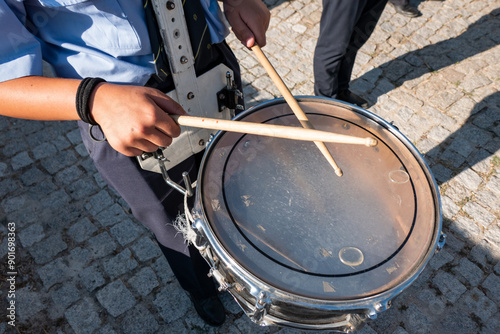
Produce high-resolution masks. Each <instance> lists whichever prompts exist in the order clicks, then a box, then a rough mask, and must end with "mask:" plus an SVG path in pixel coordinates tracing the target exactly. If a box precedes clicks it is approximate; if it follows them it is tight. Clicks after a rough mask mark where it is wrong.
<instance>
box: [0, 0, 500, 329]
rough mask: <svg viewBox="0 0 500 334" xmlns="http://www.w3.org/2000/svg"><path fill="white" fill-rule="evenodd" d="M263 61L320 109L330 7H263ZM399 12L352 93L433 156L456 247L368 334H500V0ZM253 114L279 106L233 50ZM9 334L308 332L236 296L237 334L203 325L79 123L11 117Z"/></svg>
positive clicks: (6, 130) (2, 193) (3, 213)
mask: <svg viewBox="0 0 500 334" xmlns="http://www.w3.org/2000/svg"><path fill="white" fill-rule="evenodd" d="M266 3H267V4H268V5H269V8H270V9H271V11H272V20H271V26H270V29H269V33H268V45H267V46H265V47H264V48H263V50H264V52H265V53H266V54H267V55H268V57H269V59H270V61H271V63H273V65H274V66H275V67H276V68H277V70H278V72H279V73H280V75H281V76H282V77H283V78H284V80H285V82H286V84H287V85H288V86H289V88H290V90H291V91H292V93H293V94H295V95H312V92H313V77H312V56H313V50H314V45H315V40H316V37H317V34H318V31H319V18H320V11H321V2H320V1H319V0H290V1H287V0H266ZM412 3H413V4H415V5H418V6H419V8H420V10H421V11H422V13H423V16H421V17H419V18H414V19H409V18H406V17H404V16H401V15H399V14H396V13H395V11H394V9H393V7H392V6H390V5H388V6H387V7H386V9H385V12H384V14H383V16H382V18H381V20H380V22H379V24H378V26H377V28H376V30H375V32H374V34H373V36H372V37H371V38H370V40H369V41H368V42H367V44H366V45H365V46H364V47H363V48H362V50H361V51H360V53H359V55H358V57H357V61H356V67H355V71H354V80H353V82H352V89H353V90H354V91H355V92H358V93H359V94H361V95H363V96H365V97H366V98H368V99H369V101H370V102H371V103H372V104H373V105H372V106H371V107H370V110H371V111H373V112H374V113H376V114H378V115H380V116H381V117H383V118H384V119H386V120H387V121H393V122H394V124H395V125H397V126H398V127H399V129H400V130H401V132H402V133H403V134H404V135H406V136H407V137H408V138H409V139H410V140H411V141H412V142H413V143H414V144H415V145H416V147H417V148H418V149H419V150H420V151H421V152H422V154H423V155H424V156H425V158H426V160H427V161H428V163H429V165H430V167H431V169H432V171H433V173H434V176H435V177H436V179H437V182H438V184H439V187H440V192H441V195H442V197H441V199H442V207H443V220H444V226H443V230H444V232H445V233H446V234H447V236H448V238H447V243H446V245H445V247H444V248H443V250H442V251H441V252H439V253H437V254H436V255H435V256H434V257H433V258H432V260H431V261H430V263H429V265H428V266H427V267H426V269H425V270H424V272H423V273H422V275H421V276H420V277H419V278H418V279H417V281H416V282H415V283H414V284H413V285H412V286H410V287H409V288H408V289H407V290H405V291H404V292H403V293H402V294H401V295H400V296H399V297H397V298H396V299H395V300H394V301H393V306H392V307H391V308H390V309H389V310H387V311H385V312H383V313H381V314H380V315H379V316H378V318H377V319H376V320H373V321H370V322H369V323H368V324H367V325H366V326H365V327H364V328H363V329H361V330H360V331H359V333H364V334H371V333H384V334H386V333H389V334H403V333H483V334H486V333H500V316H499V312H498V308H499V306H500V262H499V258H500V247H499V246H500V227H499V216H500V196H499V194H500V137H499V136H500V93H499V87H500V81H499V80H500V46H499V45H498V44H499V43H500V33H499V31H500V1H499V0H453V1H451V0H446V1H445V2H434V1H412ZM229 41H230V45H231V46H232V47H233V48H234V50H235V52H236V54H237V56H238V58H239V60H240V61H241V66H242V70H243V79H244V82H245V84H246V86H245V89H244V93H245V95H246V97H247V101H248V105H255V104H257V103H259V102H263V101H267V100H270V99H273V98H274V96H278V95H279V93H278V91H277V89H276V88H275V86H274V85H273V84H272V82H271V80H270V79H269V77H268V76H267V75H266V74H265V71H264V69H263V68H262V67H261V66H260V65H259V64H258V62H257V60H256V58H255V57H254V56H253V55H252V54H251V52H249V51H248V50H247V49H245V48H244V47H242V46H241V45H240V43H239V42H237V41H236V40H235V39H234V37H230V38H229ZM0 157H1V160H0V206H1V207H0V220H1V222H2V224H1V225H0V246H1V247H0V258H1V263H2V267H1V268H2V282H1V286H0V298H1V308H2V312H1V314H2V322H1V324H0V334H3V333H68V334H69V333H99V334H104V333H280V334H288V333H299V332H300V331H297V330H292V329H287V328H277V327H262V328H261V327H258V326H256V325H254V324H253V323H252V322H251V321H250V320H248V318H247V317H246V316H245V315H244V314H243V313H242V312H241V310H240V309H239V308H238V306H237V305H236V304H235V302H234V301H233V300H232V298H231V297H230V296H229V295H228V294H227V293H224V294H223V301H224V304H225V305H226V307H227V312H228V321H227V322H226V323H225V324H224V326H223V327H221V328H219V329H214V328H212V327H209V326H206V325H204V323H203V322H202V321H201V320H200V319H199V318H198V317H197V316H196V315H195V311H194V309H193V307H192V306H191V304H190V302H189V299H188V297H187V296H186V295H185V294H184V293H183V292H182V291H181V289H180V287H179V285H178V283H177V282H176V281H175V279H174V278H173V276H172V273H171V271H170V269H169V267H168V265H167V263H166V261H165V259H164V258H163V256H162V255H161V254H160V252H159V250H158V248H157V247H156V246H155V244H154V241H153V239H152V237H151V234H150V232H149V231H147V230H146V229H145V228H143V227H142V226H141V225H140V224H138V223H137V222H136V221H135V220H134V219H133V218H132V216H131V215H130V214H128V213H127V206H126V204H125V203H124V202H123V201H122V200H121V199H120V198H119V197H118V196H117V195H116V193H115V192H114V191H113V190H111V189H110V188H108V187H107V186H106V185H105V184H104V183H103V181H102V180H101V178H100V177H99V175H98V174H97V172H96V169H95V168H94V166H93V164H92V162H91V161H90V159H89V157H88V155H87V152H86V150H85V148H84V147H83V145H82V141H81V139H80V137H79V134H78V131H77V128H76V125H75V123H74V122H33V121H23V120H15V119H8V118H0ZM11 222H12V223H15V227H16V233H17V234H16V238H17V240H16V241H17V248H16V270H17V272H18V274H17V276H16V284H15V288H16V289H15V294H16V299H15V301H16V304H15V305H16V311H15V312H16V328H15V329H13V328H12V327H11V326H9V325H8V324H7V323H6V321H5V319H6V318H5V316H4V314H5V313H4V312H5V311H6V310H7V293H8V290H9V287H10V284H9V282H8V281H7V279H8V278H9V277H8V275H7V270H6V269H5V268H6V266H4V264H5V265H6V264H7V237H6V235H7V232H8V230H7V228H8V223H11Z"/></svg>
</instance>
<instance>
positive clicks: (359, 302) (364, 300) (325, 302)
mask: <svg viewBox="0 0 500 334" xmlns="http://www.w3.org/2000/svg"><path fill="white" fill-rule="evenodd" d="M295 98H296V100H297V102H322V103H326V104H331V105H335V106H339V107H343V108H346V107H347V108H348V109H350V110H351V111H352V112H355V113H358V114H360V115H362V116H364V117H366V118H368V119H371V120H373V121H374V122H376V123H377V124H378V125H380V126H382V127H383V128H385V129H386V130H387V131H389V132H390V133H391V134H392V135H394V136H395V137H396V138H397V139H398V140H399V141H400V142H401V143H403V144H404V146H406V147H407V149H408V150H409V151H410V152H411V153H412V155H413V156H414V158H415V160H416V161H417V162H418V164H419V165H420V167H421V169H422V170H423V173H424V175H425V176H426V179H427V182H428V184H429V188H430V189H431V192H432V195H433V202H434V206H435V217H434V220H435V222H434V230H433V232H432V233H433V236H432V241H431V242H430V243H429V247H428V249H427V250H426V251H425V255H423V256H422V257H421V259H420V263H416V264H414V266H413V267H412V268H411V270H410V272H409V273H408V275H407V276H406V277H404V278H401V279H400V280H399V281H397V282H395V283H394V284H393V285H392V286H391V287H389V288H388V289H386V290H383V291H379V292H376V293H373V294H370V295H368V296H364V297H359V298H355V299H321V298H312V297H307V296H303V295H296V294H291V293H290V292H288V291H285V290H282V289H280V288H277V287H271V289H270V290H272V294H273V295H274V296H275V297H277V298H280V297H282V296H289V295H293V296H294V300H295V302H296V303H298V304H301V305H307V306H310V307H317V306H321V307H327V308H328V307H332V309H335V310H336V309H338V308H337V307H338V306H341V307H342V310H348V309H350V310H354V309H360V308H363V309H371V310H373V309H375V310H376V312H377V313H378V312H380V311H381V310H383V309H385V308H387V307H388V306H386V307H385V308H384V307H380V305H382V306H383V305H386V304H387V303H388V302H389V301H390V300H391V299H393V298H394V297H395V296H397V295H398V294H400V293H401V292H402V291H404V290H405V289H406V288H407V287H408V286H409V285H411V284H412V283H413V282H414V281H415V280H416V279H417V278H418V276H419V275H420V274H421V273H422V272H423V270H424V269H425V267H426V266H427V264H428V262H429V261H430V259H431V257H432V255H433V254H434V253H435V252H436V250H437V249H438V244H439V240H440V238H441V237H442V214H441V212H442V209H441V197H440V194H439V188H438V185H437V182H436V180H435V178H434V175H433V174H432V171H431V169H430V167H429V166H428V164H427V162H426V161H425V160H424V158H423V156H422V154H421V153H420V152H419V151H418V149H417V148H416V147H415V146H414V145H413V143H411V141H410V140H409V139H408V138H407V137H406V136H405V135H403V134H402V133H401V132H400V131H399V129H397V128H396V127H395V126H393V125H392V124H391V123H389V122H387V121H386V120H384V119H383V118H381V117H380V116H378V115H376V114H375V113H373V112H370V111H368V110H366V109H362V108H360V107H358V106H355V105H353V104H350V103H346V102H343V101H340V100H336V99H332V98H326V97H318V96H311V95H300V96H295ZM282 103H286V101H285V100H284V98H276V99H273V100H269V101H265V102H262V103H259V104H257V105H255V106H252V107H251V108H249V109H247V110H245V111H244V112H242V113H240V114H238V115H237V116H236V117H234V118H233V120H239V119H241V118H244V117H246V115H247V114H251V113H253V112H254V111H255V110H260V109H262V108H266V107H270V106H273V105H276V104H282ZM224 133H225V131H218V132H217V133H216V134H215V136H214V137H213V138H212V140H211V141H210V142H209V144H208V145H207V148H206V152H205V154H204V156H203V159H202V161H201V164H200V169H199V174H198V185H197V188H196V195H197V198H201V193H202V190H203V189H202V188H203V182H201V181H202V180H203V172H204V169H205V165H206V162H207V159H208V157H209V155H210V154H209V153H210V152H211V150H212V149H213V147H214V146H215V145H216V144H217V142H218V141H219V139H220V138H221V137H222V135H223V134H224ZM198 205H199V208H198V209H199V212H198V213H199V214H200V215H201V216H202V217H203V220H204V222H208V218H207V216H206V212H205V206H204V203H203V201H201V200H200V201H198ZM203 228H204V229H205V235H206V237H207V239H209V242H210V244H211V245H212V249H213V250H214V251H215V252H216V253H217V256H218V257H219V258H220V259H223V260H224V261H226V262H225V263H228V265H229V266H230V267H231V271H232V272H233V274H235V275H236V276H238V277H239V278H241V279H242V280H244V281H247V282H249V284H252V285H254V286H258V287H264V289H269V287H268V285H269V284H268V283H267V282H265V281H263V280H262V279H260V278H259V277H257V276H256V275H254V274H253V273H251V272H250V271H248V270H247V269H246V268H245V267H244V266H242V265H241V264H240V263H239V262H238V261H237V260H236V259H235V258H233V256H232V255H231V254H230V253H229V251H228V250H226V249H225V247H224V246H223V245H222V243H221V242H220V241H219V240H218V238H216V237H215V232H214V231H213V229H212V227H211V226H210V224H208V223H207V224H204V226H203ZM213 245H217V249H216V248H215V247H213ZM255 297H257V296H255ZM377 305H378V306H377ZM288 321H289V320H288Z"/></svg>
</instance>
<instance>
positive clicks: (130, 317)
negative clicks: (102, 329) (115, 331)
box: [121, 305, 159, 334]
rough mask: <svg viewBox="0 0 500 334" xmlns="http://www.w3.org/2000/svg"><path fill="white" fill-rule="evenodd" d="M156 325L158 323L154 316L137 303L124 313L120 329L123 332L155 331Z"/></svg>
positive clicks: (131, 333)
mask: <svg viewBox="0 0 500 334" xmlns="http://www.w3.org/2000/svg"><path fill="white" fill-rule="evenodd" d="M158 327H159V324H158V322H157V321H156V319H155V317H154V316H153V315H152V314H151V312H150V311H149V310H148V309H146V308H145V307H144V306H142V305H137V306H136V307H134V309H132V310H130V311H129V312H128V313H126V314H125V316H124V318H123V320H122V322H121V329H122V333H124V334H126V333H130V334H141V333H143V334H150V333H156V331H157V329H158Z"/></svg>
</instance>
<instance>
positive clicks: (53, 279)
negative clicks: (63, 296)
mask: <svg viewBox="0 0 500 334" xmlns="http://www.w3.org/2000/svg"><path fill="white" fill-rule="evenodd" d="M37 273H38V275H39V276H40V278H41V279H42V282H43V286H44V288H45V289H46V290H47V289H49V288H50V287H51V286H53V285H54V284H56V283H62V282H63V281H64V280H65V279H66V276H67V274H68V273H71V269H70V268H69V267H68V265H67V264H66V263H64V261H63V260H62V258H58V259H55V260H54V261H52V262H49V263H47V264H46V265H44V266H43V267H41V268H39V269H38V270H37Z"/></svg>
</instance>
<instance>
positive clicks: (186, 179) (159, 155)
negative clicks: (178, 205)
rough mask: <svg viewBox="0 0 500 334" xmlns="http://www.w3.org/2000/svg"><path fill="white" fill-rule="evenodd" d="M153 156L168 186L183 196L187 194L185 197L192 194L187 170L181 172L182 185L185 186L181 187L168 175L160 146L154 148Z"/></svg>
mask: <svg viewBox="0 0 500 334" xmlns="http://www.w3.org/2000/svg"><path fill="white" fill-rule="evenodd" d="M153 157H154V158H155V159H156V160H158V164H159V165H160V171H161V175H162V176H163V180H165V182H166V183H167V184H168V185H169V186H171V187H172V188H174V189H175V190H177V191H179V192H180V193H181V194H183V195H184V196H187V197H191V196H193V187H192V186H191V179H190V177H189V174H188V173H187V172H183V173H182V179H183V181H184V186H185V187H186V188H183V187H181V186H180V185H178V184H177V183H175V182H174V181H172V179H171V178H170V177H169V176H168V173H167V168H166V167H165V161H167V158H165V156H164V155H163V151H162V150H161V149H160V148H159V149H158V150H156V152H154V153H153Z"/></svg>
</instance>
